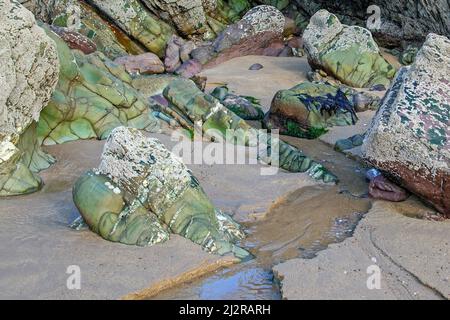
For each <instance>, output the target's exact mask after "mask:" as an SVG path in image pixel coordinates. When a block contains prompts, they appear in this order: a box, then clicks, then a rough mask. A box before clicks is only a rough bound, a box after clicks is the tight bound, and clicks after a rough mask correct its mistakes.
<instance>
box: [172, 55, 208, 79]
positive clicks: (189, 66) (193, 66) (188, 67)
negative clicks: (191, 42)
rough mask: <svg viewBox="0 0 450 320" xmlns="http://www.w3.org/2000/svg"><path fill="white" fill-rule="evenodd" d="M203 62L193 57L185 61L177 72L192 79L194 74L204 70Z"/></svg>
mask: <svg viewBox="0 0 450 320" xmlns="http://www.w3.org/2000/svg"><path fill="white" fill-rule="evenodd" d="M202 68H203V66H202V64H201V63H200V62H198V61H197V60H195V59H191V60H188V61H186V62H185V63H183V64H182V65H181V66H180V67H179V68H178V69H177V70H175V74H177V75H179V76H181V77H183V78H186V79H190V78H192V77H193V76H195V75H197V74H199V73H200V72H201V71H202Z"/></svg>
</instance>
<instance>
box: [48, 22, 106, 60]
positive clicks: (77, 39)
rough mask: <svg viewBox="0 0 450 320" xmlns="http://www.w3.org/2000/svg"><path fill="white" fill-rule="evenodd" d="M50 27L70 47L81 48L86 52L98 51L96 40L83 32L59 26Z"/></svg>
mask: <svg viewBox="0 0 450 320" xmlns="http://www.w3.org/2000/svg"><path fill="white" fill-rule="evenodd" d="M50 29H51V30H52V31H53V32H54V33H56V34H57V35H58V36H59V37H60V38H61V39H63V40H64V41H65V42H66V43H67V45H68V46H69V48H70V49H73V50H81V51H83V53H85V54H89V53H92V52H95V51H97V45H96V44H95V42H93V41H92V40H90V39H89V38H88V37H86V36H84V35H82V34H81V33H78V32H76V31H72V30H70V29H68V28H63V27H58V26H50Z"/></svg>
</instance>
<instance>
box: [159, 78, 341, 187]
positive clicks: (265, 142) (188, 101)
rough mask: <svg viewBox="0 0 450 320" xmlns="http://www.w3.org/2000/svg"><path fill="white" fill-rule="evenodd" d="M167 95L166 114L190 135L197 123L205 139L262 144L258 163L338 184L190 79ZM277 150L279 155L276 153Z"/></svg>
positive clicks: (180, 81) (172, 87)
mask: <svg viewBox="0 0 450 320" xmlns="http://www.w3.org/2000/svg"><path fill="white" fill-rule="evenodd" d="M163 94H164V97H165V98H166V99H167V101H168V102H169V108H167V109H166V110H167V112H166V113H167V114H168V115H170V116H172V117H173V118H175V119H176V120H177V121H178V123H179V124H181V126H183V127H184V128H185V129H186V130H188V131H190V132H193V130H194V129H196V130H197V128H198V127H197V128H194V123H195V124H197V125H199V124H200V125H201V129H202V132H203V134H204V136H205V137H210V138H211V139H212V140H215V141H217V140H222V141H227V139H231V140H230V141H229V142H231V143H236V140H237V142H238V143H239V144H241V145H250V146H256V143H257V142H258V143H259V146H260V147H259V150H258V152H259V153H258V159H260V160H261V161H263V162H264V163H266V164H272V166H275V167H280V168H283V169H285V170H288V171H291V172H305V173H307V174H308V175H310V176H311V177H312V178H314V179H317V180H321V181H324V182H332V183H335V182H337V177H336V176H335V175H333V174H332V173H330V172H329V171H328V170H327V169H326V168H325V167H324V166H323V165H321V164H319V163H317V162H315V161H313V160H312V159H310V158H308V157H307V156H306V155H305V154H303V152H302V151H300V150H298V149H297V148H295V147H293V146H291V145H289V144H287V143H285V142H283V141H280V140H279V139H278V137H272V135H268V134H267V133H266V132H265V131H264V130H263V131H259V130H256V129H255V128H253V127H252V126H251V125H249V124H248V123H247V122H245V120H243V119H242V118H240V117H239V116H237V115H236V114H235V113H234V112H232V111H230V110H228V109H227V108H226V107H225V106H224V105H223V104H222V103H220V101H219V100H218V99H216V98H214V97H213V96H211V95H208V94H205V93H204V92H202V91H200V89H199V88H198V87H197V86H196V85H195V83H194V82H192V81H190V80H186V79H178V80H175V81H173V82H171V83H170V84H169V85H168V86H167V88H166V89H165V90H164V93H163ZM175 110H176V111H175ZM230 130H231V131H230ZM227 131H228V132H234V133H235V135H237V137H236V136H234V135H232V136H230V135H229V134H228V135H227ZM235 138H237V139H235ZM251 138H255V139H251ZM255 140H257V141H255ZM261 146H265V147H261ZM266 147H267V148H266ZM276 148H278V150H279V153H276V152H275V150H276Z"/></svg>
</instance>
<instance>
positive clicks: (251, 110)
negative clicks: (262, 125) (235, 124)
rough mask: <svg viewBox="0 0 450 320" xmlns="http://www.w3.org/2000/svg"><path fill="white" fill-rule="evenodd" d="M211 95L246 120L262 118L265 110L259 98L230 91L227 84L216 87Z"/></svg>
mask: <svg viewBox="0 0 450 320" xmlns="http://www.w3.org/2000/svg"><path fill="white" fill-rule="evenodd" d="M211 95H212V96H213V97H215V98H217V99H218V100H219V101H220V102H221V103H222V104H223V105H224V106H225V107H227V108H228V109H229V110H231V111H233V112H234V113H235V114H236V115H238V116H239V117H240V118H242V119H244V120H262V119H263V118H264V112H263V111H262V109H261V105H260V104H259V101H258V99H256V98H254V97H248V96H239V95H236V94H233V93H230V92H229V90H228V88H227V87H226V86H221V87H217V88H215V89H214V90H213V91H212V92H211Z"/></svg>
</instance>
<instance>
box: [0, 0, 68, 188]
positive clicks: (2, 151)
mask: <svg viewBox="0 0 450 320" xmlns="http://www.w3.org/2000/svg"><path fill="white" fill-rule="evenodd" d="M0 48H1V49H0V88H1V91H0V195H15V194H22V193H28V192H33V191H36V190H37V189H38V188H39V187H40V185H41V180H40V178H39V177H38V176H37V175H35V173H34V172H36V171H39V170H41V169H43V168H46V167H48V166H49V163H50V162H51V161H52V158H51V157H49V156H47V155H45V154H44V153H43V152H42V151H41V150H40V148H39V145H38V144H37V143H36V127H35V122H36V121H37V120H38V119H39V113H40V112H41V110H42V108H43V107H44V106H45V105H46V104H47V102H48V100H49V98H50V95H51V93H52V91H53V89H54V87H55V85H56V82H57V80H58V66H59V61H58V55H57V52H56V48H55V44H54V43H53V41H52V40H51V39H50V38H49V37H47V35H46V34H45V32H44V30H42V29H41V28H40V27H38V26H37V24H36V21H35V19H34V16H33V14H32V13H31V12H30V11H28V10H27V9H25V8H24V7H23V6H22V5H20V4H19V3H18V2H16V1H9V0H4V1H2V2H1V3H0Z"/></svg>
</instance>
